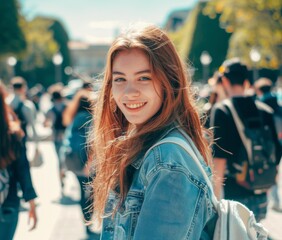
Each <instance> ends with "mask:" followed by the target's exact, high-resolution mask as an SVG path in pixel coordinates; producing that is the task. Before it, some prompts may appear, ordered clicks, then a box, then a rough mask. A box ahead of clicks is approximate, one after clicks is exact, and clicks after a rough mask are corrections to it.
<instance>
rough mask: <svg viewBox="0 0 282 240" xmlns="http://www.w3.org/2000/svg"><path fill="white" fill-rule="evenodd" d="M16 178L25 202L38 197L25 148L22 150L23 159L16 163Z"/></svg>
mask: <svg viewBox="0 0 282 240" xmlns="http://www.w3.org/2000/svg"><path fill="white" fill-rule="evenodd" d="M16 176H17V179H18V181H19V183H20V186H21V189H22V192H23V198H24V200H25V201H26V202H27V201H29V200H31V199H34V198H36V197H37V195H36V193H35V190H34V188H33V185H32V180H31V175H30V167H29V162H28V160H27V157H26V152H25V149H24V148H22V154H21V157H20V158H19V159H18V161H17V163H16Z"/></svg>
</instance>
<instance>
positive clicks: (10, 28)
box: [0, 0, 27, 57]
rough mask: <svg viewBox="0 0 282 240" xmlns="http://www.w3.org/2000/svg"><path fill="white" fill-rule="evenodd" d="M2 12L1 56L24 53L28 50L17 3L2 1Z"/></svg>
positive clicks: (0, 22) (0, 5)
mask: <svg viewBox="0 0 282 240" xmlns="http://www.w3.org/2000/svg"><path fill="white" fill-rule="evenodd" d="M0 12H1V17H0V32H1V34H0V56H2V57H3V56H6V55H7V54H17V53H20V52H22V51H23V50H25V49H26V45H27V44H26V40H25V36H24V34H23V32H22V30H21V27H20V21H19V20H20V13H19V5H18V4H17V1H16V0H3V1H0Z"/></svg>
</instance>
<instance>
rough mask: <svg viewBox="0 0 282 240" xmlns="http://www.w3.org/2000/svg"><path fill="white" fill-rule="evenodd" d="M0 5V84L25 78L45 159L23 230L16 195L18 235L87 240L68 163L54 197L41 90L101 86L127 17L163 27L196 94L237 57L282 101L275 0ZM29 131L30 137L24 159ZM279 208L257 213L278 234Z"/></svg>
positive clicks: (205, 91)
mask: <svg viewBox="0 0 282 240" xmlns="http://www.w3.org/2000/svg"><path fill="white" fill-rule="evenodd" d="M0 12H1V17H0V79H1V80H2V81H3V82H4V84H5V85H7V86H9V85H10V80H11V79H12V78H13V77H14V76H22V77H23V78H24V79H25V80H26V81H27V85H28V88H29V97H30V98H31V100H32V101H34V103H35V104H38V107H37V108H38V109H37V110H38V113H37V118H36V126H35V128H36V129H37V132H38V135H39V137H38V139H37V141H39V144H38V148H39V149H40V150H41V152H42V158H43V164H42V165H40V166H37V167H34V166H31V173H32V178H33V183H34V186H35V189H36V191H37V193H38V196H39V198H38V199H37V206H38V217H39V223H38V227H37V228H36V230H35V231H33V232H28V227H27V226H26V225H27V224H26V222H27V214H28V212H27V211H26V206H25V203H21V214H20V219H19V225H18V228H17V232H16V235H15V238H14V239H16V240H22V239H56V240H58V239H74V240H75V239H88V238H86V235H85V232H84V227H85V226H84V225H83V221H82V215H81V212H80V210H79V206H78V202H79V191H80V190H79V186H78V183H77V181H76V179H75V176H74V175H73V174H72V173H71V172H69V171H68V172H67V173H66V181H65V194H64V198H61V192H60V183H59V182H60V181H59V177H58V176H59V169H58V159H57V158H58V157H57V156H56V152H55V148H54V144H53V142H52V140H51V138H50V136H51V133H52V128H51V127H49V128H48V127H43V122H44V121H45V117H46V116H45V115H46V113H47V111H48V109H49V108H50V107H52V99H51V96H50V94H48V93H47V94H45V95H42V94H43V93H44V92H45V89H48V88H49V87H50V86H53V85H60V86H61V87H62V88H63V89H64V90H66V89H67V91H64V92H63V97H64V98H66V100H67V101H70V100H71V99H72V98H73V96H74V95H75V93H76V92H77V91H78V90H79V89H81V88H82V87H83V82H82V80H81V79H83V80H87V81H91V82H93V83H94V84H93V88H94V91H97V90H99V88H100V82H99V81H98V80H99V79H101V75H102V74H103V70H104V66H105V60H106V54H107V51H108V49H109V46H110V44H111V42H112V41H113V39H114V38H115V37H116V36H117V35H118V34H119V33H120V32H121V31H122V29H123V27H127V26H128V24H130V23H134V22H136V21H143V22H148V23H153V24H156V25H158V26H160V27H162V28H163V29H165V30H166V31H167V32H168V33H169V36H170V37H171V39H172V40H173V41H174V43H175V45H176V47H177V50H178V52H179V54H180V56H181V58H182V59H183V60H184V61H185V62H186V63H187V69H188V70H189V72H190V75H191V76H192V79H193V84H194V85H195V86H198V88H199V89H200V90H201V92H200V98H201V97H203V98H206V97H207V98H208V96H209V94H210V93H211V86H209V84H208V80H209V79H210V78H211V77H212V76H213V74H214V72H215V71H216V70H218V68H219V67H220V65H221V64H222V62H223V61H224V60H225V59H227V58H231V57H239V58H241V60H242V61H243V62H245V63H246V64H247V66H248V69H249V79H250V80H251V82H255V80H257V79H259V78H261V77H267V78H269V79H270V80H271V81H272V82H273V84H275V85H276V86H277V88H276V91H277V93H278V92H279V91H280V95H279V96H280V103H281V105H282V78H281V77H282V17H281V15H282V0H212V1H207V0H206V1H204V0H153V1H152V0H119V1H116V0H81V1H76V0H59V1H58V0H48V1H43V0H0ZM8 90H10V89H9V88H8ZM32 96H34V98H33V97H32ZM36 97H38V98H39V97H40V104H39V100H38V99H37V98H36ZM206 101H207V100H204V103H205V102H206ZM0 117H1V116H0ZM33 140H34V139H30V140H29V141H28V145H27V147H28V149H27V150H28V152H27V153H28V156H29V159H32V158H33V156H34V152H35V146H36V144H34V141H33ZM280 168H281V166H280ZM281 173H282V170H281V171H280V175H281ZM280 179H282V177H280ZM280 186H281V184H280ZM279 191H280V194H282V188H281V187H280V190H279ZM281 216H282V215H281V212H277V211H276V212H274V211H272V210H270V211H269V213H268V215H267V219H266V220H264V222H263V223H264V224H265V225H266V227H267V228H268V229H269V230H270V232H271V233H272V236H274V237H275V238H274V239H282V237H281V236H282V229H281ZM96 237H97V238H94V237H93V236H92V237H91V239H98V237H99V236H96Z"/></svg>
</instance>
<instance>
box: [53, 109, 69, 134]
mask: <svg viewBox="0 0 282 240" xmlns="http://www.w3.org/2000/svg"><path fill="white" fill-rule="evenodd" d="M65 107H66V106H64V107H63V109H62V110H61V111H59V110H58V109H57V108H55V106H54V107H53V108H52V111H53V112H54V114H55V122H54V125H53V127H54V129H55V130H64V129H65V128H66V127H65V126H64V125H63V111H64V109H65Z"/></svg>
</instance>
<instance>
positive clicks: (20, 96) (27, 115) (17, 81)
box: [9, 77, 38, 142]
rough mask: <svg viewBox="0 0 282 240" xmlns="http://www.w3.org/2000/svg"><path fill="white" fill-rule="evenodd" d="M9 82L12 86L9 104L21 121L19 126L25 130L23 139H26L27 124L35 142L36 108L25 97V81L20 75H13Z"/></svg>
mask: <svg viewBox="0 0 282 240" xmlns="http://www.w3.org/2000/svg"><path fill="white" fill-rule="evenodd" d="M11 84H12V87H13V91H14V95H13V97H12V98H11V99H10V102H9V105H10V106H11V108H12V109H13V110H14V112H15V113H16V114H17V116H18V118H19V120H20V122H21V128H22V129H23V131H24V132H25V138H24V141H26V139H27V137H28V135H27V134H28V132H27V126H30V128H31V129H32V133H33V136H32V139H33V140H34V141H36V142H37V141H38V134H37V131H36V127H35V120H36V108H35V105H34V103H33V102H32V101H30V100H28V99H27V98H26V94H27V84H26V81H25V80H24V79H23V78H22V77H14V78H12V79H11Z"/></svg>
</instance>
